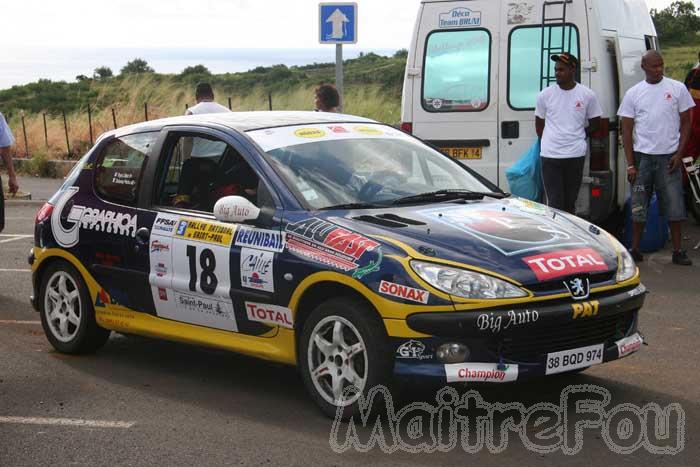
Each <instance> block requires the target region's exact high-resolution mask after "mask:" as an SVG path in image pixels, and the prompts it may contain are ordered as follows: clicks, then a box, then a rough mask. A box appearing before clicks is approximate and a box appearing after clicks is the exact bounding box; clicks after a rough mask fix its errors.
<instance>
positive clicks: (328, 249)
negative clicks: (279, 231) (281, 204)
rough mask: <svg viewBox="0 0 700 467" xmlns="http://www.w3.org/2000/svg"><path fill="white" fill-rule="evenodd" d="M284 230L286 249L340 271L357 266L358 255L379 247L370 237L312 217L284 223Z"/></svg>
mask: <svg viewBox="0 0 700 467" xmlns="http://www.w3.org/2000/svg"><path fill="white" fill-rule="evenodd" d="M286 231H287V249H288V250H289V251H291V252H292V253H296V254H298V255H300V256H304V257H306V258H309V259H311V260H313V261H316V262H319V263H322V264H326V265H328V266H331V267H333V268H336V269H340V270H342V271H353V270H355V269H357V268H358V267H359V263H358V262H359V260H360V258H362V256H363V255H364V254H365V253H366V252H369V251H373V250H374V249H376V248H378V247H379V243H378V242H376V241H374V240H371V239H369V238H367V237H364V236H362V235H360V234H358V233H355V232H351V231H349V230H347V229H344V228H342V227H339V226H337V225H335V224H332V223H330V222H327V221H324V220H321V219H318V218H315V217H314V218H310V219H305V220H302V221H299V222H296V223H293V224H287V227H286ZM380 261H381V260H380ZM376 266H377V267H378V263H377V265H376ZM372 268H374V266H372Z"/></svg>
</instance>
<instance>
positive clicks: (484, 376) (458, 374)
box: [445, 363, 518, 383]
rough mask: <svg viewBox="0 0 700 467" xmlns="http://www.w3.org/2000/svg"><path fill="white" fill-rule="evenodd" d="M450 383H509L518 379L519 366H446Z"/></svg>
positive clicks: (490, 364)
mask: <svg viewBox="0 0 700 467" xmlns="http://www.w3.org/2000/svg"><path fill="white" fill-rule="evenodd" d="M445 376H446V377H447V382H448V383H457V382H460V381H465V382H470V381H478V382H482V383H507V382H510V381H515V380H516V379H518V365H505V367H504V368H503V367H501V368H499V367H498V364H497V363H454V364H447V365H445Z"/></svg>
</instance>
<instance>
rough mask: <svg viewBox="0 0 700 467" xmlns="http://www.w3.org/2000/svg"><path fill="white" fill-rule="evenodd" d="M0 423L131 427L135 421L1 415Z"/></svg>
mask: <svg viewBox="0 0 700 467" xmlns="http://www.w3.org/2000/svg"><path fill="white" fill-rule="evenodd" d="M0 423H19V424H22V425H61V426H79V427H87V428H131V427H133V426H134V425H136V422H113V421H108V420H83V419H80V418H41V417H39V418H37V417H2V416H0Z"/></svg>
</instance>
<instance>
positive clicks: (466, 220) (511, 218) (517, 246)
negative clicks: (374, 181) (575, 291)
mask: <svg viewBox="0 0 700 467" xmlns="http://www.w3.org/2000/svg"><path fill="white" fill-rule="evenodd" d="M419 213H420V214H421V215H423V216H425V217H428V218H430V219H431V220H433V221H436V222H440V223H442V224H445V225H448V226H450V227H451V228H454V229H457V230H459V231H461V232H464V233H466V234H468V235H470V236H471V237H473V238H475V239H477V240H478V241H480V242H483V243H486V244H487V245H489V246H491V247H492V248H494V249H495V250H497V251H499V252H500V253H502V254H503V255H506V256H514V255H521V254H523V253H526V252H529V251H536V250H542V249H546V248H561V247H584V246H587V245H588V242H587V240H586V239H585V238H583V237H581V236H578V235H576V234H575V233H572V232H570V231H566V230H565V229H564V228H563V227H562V226H560V225H558V224H557V223H556V222H554V221H553V220H551V219H550V218H549V217H546V216H542V215H538V214H536V213H533V212H526V211H523V210H521V209H518V210H517V211H516V210H515V209H505V210H504V206H503V205H502V204H494V205H486V206H484V205H472V206H454V207H441V208H432V209H426V210H423V211H420V212H419Z"/></svg>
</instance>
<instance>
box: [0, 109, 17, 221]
mask: <svg viewBox="0 0 700 467" xmlns="http://www.w3.org/2000/svg"><path fill="white" fill-rule="evenodd" d="M13 144H15V138H14V137H13V136H12V131H11V130H10V127H9V126H8V125H7V122H6V121H5V117H4V116H3V114H2V113H0V157H2V160H3V162H5V167H6V168H7V176H8V178H9V180H8V187H9V188H10V193H12V194H15V193H17V190H18V189H19V185H18V184H17V176H16V175H15V167H14V166H13V165H12V154H11V153H10V148H11V147H12V145H13ZM4 228H5V195H4V194H3V190H2V178H0V232H2V231H3V229H4Z"/></svg>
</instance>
